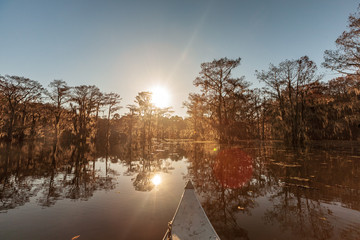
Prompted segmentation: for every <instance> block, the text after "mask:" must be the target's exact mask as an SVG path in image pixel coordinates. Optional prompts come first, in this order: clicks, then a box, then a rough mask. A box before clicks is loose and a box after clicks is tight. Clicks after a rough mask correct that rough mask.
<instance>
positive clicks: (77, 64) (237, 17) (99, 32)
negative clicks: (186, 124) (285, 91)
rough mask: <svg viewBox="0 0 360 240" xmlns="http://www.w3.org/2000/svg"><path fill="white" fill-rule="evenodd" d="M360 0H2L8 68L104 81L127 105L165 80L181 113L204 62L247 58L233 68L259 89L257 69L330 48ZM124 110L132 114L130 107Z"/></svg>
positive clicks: (2, 44)
mask: <svg viewBox="0 0 360 240" xmlns="http://www.w3.org/2000/svg"><path fill="white" fill-rule="evenodd" d="M358 4H359V2H358V1H355V0H301V1H300V0H296V1H295V0H294V1H293V0H237V1H225V0H213V1H201V0H192V1H190V0H189V1H187V0H179V1H175V0H164V1H151V0H145V1H135V0H133V1H131V0H129V1H120V0H119V1H115V0H113V1H105V0H102V1H101V0H98V1H90V0H88V1H85V0H53V1H52V0H43V1H37V0H31V1H29V0H23V1H18V0H9V1H2V0H0V75H6V74H9V75H18V76H24V77H28V78H31V79H33V80H37V81H39V82H40V83H41V84H43V85H44V86H47V85H48V84H49V83H50V82H51V81H52V80H53V79H63V80H65V81H66V82H67V83H68V84H69V85H70V86H76V85H82V84H88V85H96V86H98V87H99V88H100V90H102V91H104V92H111V91H112V92H117V93H119V94H120V95H121V97H122V98H123V101H122V106H126V105H127V104H132V103H133V101H134V98H135V96H136V95H137V93H138V92H140V91H145V90H149V89H151V88H152V87H153V86H154V85H162V86H165V87H166V88H168V89H169V91H170V92H171V95H172V104H171V105H172V106H173V108H174V110H175V113H176V114H179V115H182V116H184V115H185V113H186V110H185V109H183V108H182V102H183V101H185V100H186V99H187V96H188V94H189V92H194V91H196V88H195V87H194V86H193V85H192V82H193V80H194V79H195V78H196V76H197V75H198V72H199V71H200V64H201V63H202V62H208V61H212V60H213V59H218V58H221V57H228V58H237V57H241V58H242V60H241V65H240V67H238V69H237V71H236V72H235V73H234V75H235V76H242V75H244V76H245V78H246V80H247V81H249V82H252V83H253V87H258V86H260V85H259V82H258V80H257V79H256V77H255V75H254V71H255V70H263V69H267V67H268V65H269V63H274V64H278V63H279V62H281V61H283V60H285V59H295V58H299V57H301V56H303V55H308V56H309V57H310V59H312V60H314V61H315V62H316V63H317V64H318V65H319V68H320V72H323V73H325V74H326V75H325V79H330V78H332V77H333V76H334V75H333V74H332V73H330V72H327V71H326V70H325V69H322V68H321V67H320V64H321V62H322V61H323V52H324V50H326V49H334V47H335V44H334V41H335V40H336V38H337V37H338V36H339V35H340V34H341V33H342V32H343V31H344V30H346V24H347V18H348V16H349V14H350V13H353V12H355V11H356V9H357V6H358ZM122 112H126V110H123V111H122Z"/></svg>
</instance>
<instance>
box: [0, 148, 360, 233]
mask: <svg viewBox="0 0 360 240" xmlns="http://www.w3.org/2000/svg"><path fill="white" fill-rule="evenodd" d="M187 179H191V180H192V181H193V183H194V186H195V188H196V191H197V193H198V195H199V198H200V200H201V202H202V204H203V207H204V209H205V211H206V213H207V214H208V216H209V218H210V220H211V222H212V224H213V225H214V227H215V229H216V231H217V232H218V234H219V235H220V237H221V239H360V143H359V142H326V143H314V144H312V145H311V146H309V147H307V148H304V149H298V150H294V149H291V148H287V147H285V146H284V145H283V144H281V143H280V142H243V143H241V144H239V145H236V146H235V145H234V146H224V145H221V146H220V145H217V144H210V143H202V144H201V143H197V144H194V143H187V142H182V143H166V144H165V143H162V144H153V145H152V146H141V145H138V144H132V146H129V145H127V144H122V145H118V146H114V147H112V148H111V149H109V150H108V151H105V150H104V148H102V147H101V146H97V147H96V146H87V147H80V146H73V145H72V146H60V145H58V146H56V147H54V146H47V145H46V144H42V143H36V144H30V145H29V144H25V145H22V146H7V145H0V239H72V238H73V237H75V236H79V235H80V236H79V237H78V239H80V240H81V239H161V238H162V237H163V235H164V233H165V231H166V228H167V222H168V221H169V220H171V218H172V216H173V214H174V212H175V210H176V207H177V204H178V202H179V200H180V197H181V194H182V192H183V187H184V185H185V182H186V181H187Z"/></svg>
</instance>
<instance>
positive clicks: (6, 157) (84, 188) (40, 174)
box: [0, 143, 116, 211]
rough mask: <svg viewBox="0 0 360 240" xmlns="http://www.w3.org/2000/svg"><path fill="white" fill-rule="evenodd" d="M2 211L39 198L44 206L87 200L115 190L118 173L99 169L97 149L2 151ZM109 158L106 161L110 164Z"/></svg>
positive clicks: (10, 148) (40, 146) (21, 148)
mask: <svg viewBox="0 0 360 240" xmlns="http://www.w3.org/2000/svg"><path fill="white" fill-rule="evenodd" d="M0 148H1V149H0V151H1V152H5V154H0V166H1V167H0V169H1V170H0V171H1V172H0V184H1V189H0V199H1V206H0V211H6V210H8V209H12V208H15V207H17V206H21V205H24V204H25V203H27V202H29V201H30V198H31V197H35V196H36V197H37V202H38V204H39V205H41V206H51V205H53V204H55V203H56V201H57V200H60V199H64V198H68V199H81V200H87V199H89V198H90V197H92V196H93V193H94V192H95V191H97V190H109V189H113V188H114V187H115V184H116V183H115V181H114V176H115V175H116V172H114V171H111V170H110V169H108V168H107V167H106V172H105V174H104V173H102V172H101V171H100V170H99V169H97V168H96V166H95V164H96V161H95V160H96V157H95V148H94V146H76V145H70V146H64V147H62V146H60V144H56V145H54V146H52V147H50V146H46V145H44V144H40V143H36V144H34V143H33V144H30V145H17V146H10V145H9V144H8V145H5V146H4V145H2V146H1V147H0ZM107 161H108V158H107V157H106V159H105V164H106V166H107V165H108V164H107Z"/></svg>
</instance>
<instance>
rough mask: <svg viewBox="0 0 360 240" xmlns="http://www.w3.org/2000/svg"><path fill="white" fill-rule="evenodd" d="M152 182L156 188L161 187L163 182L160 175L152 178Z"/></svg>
mask: <svg viewBox="0 0 360 240" xmlns="http://www.w3.org/2000/svg"><path fill="white" fill-rule="evenodd" d="M151 182H152V183H153V184H154V185H155V186H159V185H160V184H161V182H162V179H161V176H160V175H159V174H155V175H154V176H153V177H152V178H151Z"/></svg>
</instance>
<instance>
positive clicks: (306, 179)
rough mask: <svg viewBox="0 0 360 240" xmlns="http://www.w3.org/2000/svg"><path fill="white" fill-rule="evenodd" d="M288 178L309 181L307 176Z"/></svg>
mask: <svg viewBox="0 0 360 240" xmlns="http://www.w3.org/2000/svg"><path fill="white" fill-rule="evenodd" d="M290 179H293V180H298V181H302V182H308V181H310V179H308V178H300V177H290Z"/></svg>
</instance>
